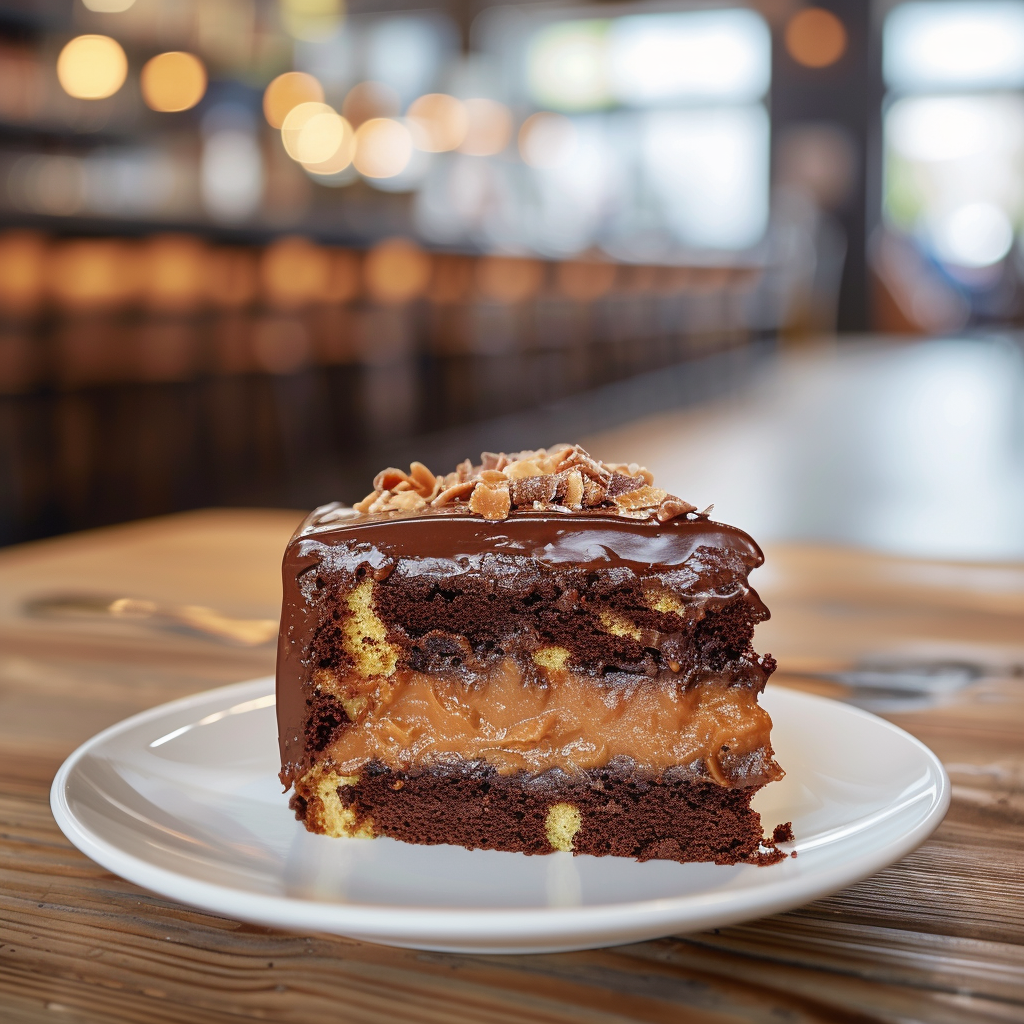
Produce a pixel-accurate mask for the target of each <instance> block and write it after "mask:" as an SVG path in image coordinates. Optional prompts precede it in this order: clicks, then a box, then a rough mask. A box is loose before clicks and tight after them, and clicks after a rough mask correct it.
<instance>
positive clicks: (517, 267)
mask: <svg viewBox="0 0 1024 1024" xmlns="http://www.w3.org/2000/svg"><path fill="white" fill-rule="evenodd" d="M476 282H477V285H478V287H479V288H480V291H481V293H482V294H483V295H484V296H485V297H486V298H488V299H494V300H495V301H496V302H507V303H513V302H523V301H524V300H525V299H528V298H530V296H532V295H535V294H536V293H537V292H538V291H539V290H540V288H541V287H542V285H543V284H544V264H543V263H541V262H540V261H539V260H526V259H521V258H520V257H518V256H484V257H483V259H481V260H480V261H479V262H478V263H477V267H476Z"/></svg>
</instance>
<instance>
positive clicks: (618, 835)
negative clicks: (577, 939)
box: [291, 762, 782, 864]
mask: <svg viewBox="0 0 1024 1024" xmlns="http://www.w3.org/2000/svg"><path fill="white" fill-rule="evenodd" d="M759 788H760V787H758V786H752V787H747V788H733V789H728V788H725V787H723V786H719V785H716V784H714V783H712V782H704V781H699V780H694V779H693V778H686V777H683V776H682V775H681V774H680V775H675V776H674V775H673V773H672V772H669V773H665V774H664V775H663V776H661V777H651V776H648V777H644V776H643V775H641V774H638V773H637V772H636V771H634V770H630V769H629V768H626V767H619V766H616V765H610V766H609V767H607V768H603V769H598V770H592V771H586V772H576V773H573V774H571V775H570V774H568V773H565V772H560V771H556V772H548V773H545V774H544V775H542V776H530V775H528V774H527V773H524V772H520V773H516V774H512V775H501V774H499V773H498V772H496V771H495V770H494V769H493V768H490V767H488V766H487V765H480V764H475V765H474V764H465V765H452V766H447V765H446V766H441V765H439V766H434V767H431V768H429V769H421V770H417V771H411V772H399V771H392V770H390V769H388V768H386V767H384V766H383V765H381V764H379V763H374V762H370V763H369V764H367V765H366V767H365V768H364V769H363V771H362V772H361V773H360V777H359V781H358V783H357V784H356V785H354V786H342V787H341V788H340V789H339V790H338V794H339V797H340V799H341V803H342V805H343V806H344V807H346V808H349V809H351V810H352V811H353V812H354V815H355V819H356V820H357V821H360V822H372V830H373V832H374V834H376V835H383V836H390V837H392V838H394V839H400V840H403V841H405V842H408V843H420V844H427V845H435V844H440V843H449V844H452V845H456V846H464V847H469V848H471V849H486V850H506V851H510V852H515V853H527V854H542V853H550V852H552V845H551V842H550V839H549V835H548V831H547V822H548V815H549V812H550V811H551V809H552V807H555V806H556V805H563V806H564V805H566V804H568V805H571V806H572V807H573V808H575V810H576V812H578V815H579V822H580V827H579V829H578V831H577V832H576V834H575V836H574V838H573V841H572V848H573V851H574V852H575V853H583V854H592V855H594V856H615V857H631V858H635V859H637V860H641V861H644V860H653V859H661V860H675V861H680V862H688V861H713V862H715V863H716V864H736V863H740V862H755V863H764V862H765V858H766V856H767V857H768V858H769V859H777V857H776V855H775V854H774V853H772V852H769V853H767V854H765V852H764V851H763V850H762V843H763V838H762V828H761V818H760V815H758V813H757V812H756V811H754V810H752V809H751V807H750V801H751V798H752V797H753V795H754V794H755V793H756V792H757V790H758V789H759ZM291 806H292V808H293V809H294V810H295V812H296V816H297V817H298V818H299V819H300V820H303V821H305V823H306V826H307V828H310V829H311V830H312V831H320V829H318V828H317V823H316V821H315V820H314V819H315V816H314V815H313V814H308V813H307V812H308V805H307V801H306V799H305V798H304V797H303V796H302V795H300V794H296V795H295V796H293V797H292V801H291ZM769 845H770V844H769ZM777 856H778V857H781V856H782V855H781V854H778V855H777Z"/></svg>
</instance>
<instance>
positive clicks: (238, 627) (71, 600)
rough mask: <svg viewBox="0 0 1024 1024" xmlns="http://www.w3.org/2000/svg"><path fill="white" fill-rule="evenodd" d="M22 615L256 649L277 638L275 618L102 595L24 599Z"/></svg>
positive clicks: (63, 595)
mask: <svg viewBox="0 0 1024 1024" xmlns="http://www.w3.org/2000/svg"><path fill="white" fill-rule="evenodd" d="M23 609H24V611H25V614H27V615H31V616H33V617H37V618H60V617H71V616H81V615H104V616H108V617H110V618H113V619H123V620H130V621H135V622H146V623H149V624H151V625H153V626H156V627H157V628H160V629H169V630H176V631H182V632H186V633H194V634H197V635H199V636H203V637H207V638H210V639H214V640H220V641H223V642H225V643H231V644H238V645H239V646H242V647H260V646H262V645H263V644H269V643H270V642H271V641H272V640H274V639H276V637H277V629H278V623H277V620H276V619H239V618H235V617H234V616H231V615H225V614H223V612H219V611H217V610H216V609H215V608H206V607H204V606H203V605H198V604H163V603H161V602H159V601H148V600H145V599H141V598H135V597H111V596H109V595H105V594H84V593H80V594H46V595H43V596H40V597H34V598H30V599H29V600H27V601H26V602H25V603H24V605H23Z"/></svg>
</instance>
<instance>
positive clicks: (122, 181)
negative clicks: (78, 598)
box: [0, 0, 1024, 558]
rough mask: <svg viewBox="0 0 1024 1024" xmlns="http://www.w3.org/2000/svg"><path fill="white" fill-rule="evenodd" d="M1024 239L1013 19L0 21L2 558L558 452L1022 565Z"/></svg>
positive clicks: (1021, 23)
mask: <svg viewBox="0 0 1024 1024" xmlns="http://www.w3.org/2000/svg"><path fill="white" fill-rule="evenodd" d="M1022 216H1024V0H905V2H901V0H877V2H875V3H869V2H868V0H828V2H826V0H822V2H821V3H820V4H816V5H807V4H804V3H800V2H798V0H750V2H747V3H742V2H736V0H723V2H714V0H708V2H689V0H674V2H656V3H648V2H645V0H637V2H633V3H629V2H621V3H619V2H613V3H579V4H564V3H562V4H555V3H505V2H501V3H490V2H488V0H422V2H420V0H348V3H347V4H346V3H344V0H2V2H0V543H3V544H10V543H14V542H18V541H23V540H28V539H32V538H38V537H44V536H47V535H52V534H56V533H61V532H65V531H69V530H75V529H81V528H86V527H92V526H98V525H103V524H107V523H115V522H120V521H125V520H129V519H133V518H137V517H141V516H151V515H157V514H161V513H166V512H171V511H176V510H182V509H188V508H197V507H205V506H217V505H221V506H239V505H273V506H285V507H294V508H304V507H311V506H313V505H315V504H318V503H321V502H323V501H327V500H331V499H334V498H341V499H345V500H348V501H353V500H356V499H358V498H360V497H362V496H363V494H364V493H365V492H366V490H368V489H369V481H370V479H371V478H372V476H373V473H374V472H375V471H376V470H377V469H379V468H380V467H381V466H383V465H387V464H389V463H398V464H401V463H402V462H403V461H404V462H405V463H408V461H409V460H410V459H411V458H421V459H422V460H423V461H427V462H428V464H430V465H432V467H433V468H435V469H439V470H444V469H447V468H449V464H451V465H454V463H455V462H457V461H458V460H460V459H462V458H463V457H465V456H466V455H467V454H471V453H473V452H479V451H480V450H481V449H484V448H499V447H503V446H511V447H521V446H525V445H539V444H544V443H545V442H553V441H557V440H575V439H577V438H584V439H587V440H589V439H591V438H593V443H594V444H595V446H596V448H597V449H598V451H597V453H598V454H602V455H606V456H609V457H617V458H624V459H627V460H632V459H634V458H640V459H647V460H648V462H649V463H650V464H651V465H652V468H657V471H658V473H659V477H660V478H661V479H664V480H667V482H668V484H669V485H671V486H673V487H676V488H678V490H679V491H680V493H682V494H684V496H686V497H691V495H693V500H698V501H706V502H710V501H714V500H716V494H718V495H719V497H718V499H717V500H719V501H720V502H722V501H723V499H724V503H721V504H720V505H719V510H720V512H721V513H722V515H723V518H730V515H731V517H732V518H735V519H739V520H741V521H742V522H744V525H748V526H749V527H750V528H751V529H752V530H754V529H758V528H760V529H762V530H763V531H765V532H766V533H767V534H768V536H769V537H771V536H785V535H786V534H787V531H789V532H791V533H792V532H794V531H796V532H798V533H801V534H802V535H811V536H819V537H829V538H832V539H839V540H847V541H853V542H858V543H859V542H864V543H869V544H874V545H879V546H882V547H885V546H889V547H896V548H901V549H904V550H910V551H922V552H926V553H927V552H930V553H939V554H943V553H945V554H952V555H954V556H958V557H992V556H1003V557H1006V556H1010V557H1018V558H1024V526H1022V524H1024V470H1022V460H1024V412H1022V409H1024V401H1022V400H1021V399H1022V396H1024V372H1022V369H1021V358H1022V356H1021V352H1022V350H1021V343H1020V340H1019V337H1018V335H1017V334H1016V328H1017V326H1018V325H1019V324H1020V322H1021V321H1022V320H1024V293H1022V283H1021V281H1022V274H1024V253H1022V249H1021V246H1020V242H1019V230H1020V226H1021V223H1022ZM914 336H917V337H918V338H919V339H928V340H919V341H917V342H911V341H908V339H909V338H912V337H914ZM645 417H646V419H645ZM651 417H654V419H651ZM638 420H639V421H642V423H644V424H646V426H644V427H643V428H642V429H641V428H640V427H637V426H636V423H637V421H638ZM737 424H739V426H737ZM743 424H745V426H744V425H743ZM627 441H628V442H629V444H628V445H627ZM627 447H628V449H629V450H626V449H627ZM655 464H656V465H655ZM858 467H859V468H858ZM705 492H707V493H705ZM936 508H938V509H943V510H948V514H946V512H944V513H943V516H944V518H943V524H944V525H939V526H936V516H935V515H934V510H935V509H936ZM958 516H959V517H960V518H957V517H958ZM964 517H967V519H969V520H970V521H971V523H972V524H973V525H970V526H968V525H965V520H964ZM940 518H942V517H940ZM886 522H890V523H891V522H897V523H898V525H897V527H895V528H893V529H889V531H888V532H886V529H887V528H886V527H885V523H886ZM894 530H895V532H894Z"/></svg>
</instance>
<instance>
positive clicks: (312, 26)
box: [280, 0, 345, 42]
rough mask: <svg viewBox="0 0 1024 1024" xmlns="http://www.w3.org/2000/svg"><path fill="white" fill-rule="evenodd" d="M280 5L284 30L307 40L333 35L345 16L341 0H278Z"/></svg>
mask: <svg viewBox="0 0 1024 1024" xmlns="http://www.w3.org/2000/svg"><path fill="white" fill-rule="evenodd" d="M280 5H281V8H280V9H281V24H282V25H283V26H284V30H285V31H286V32H287V33H288V34H289V35H290V36H292V37H293V38H294V39H302V40H306V41H307V42H316V41H317V40H318V39H325V38H326V37H328V36H331V35H333V34H334V33H335V32H336V31H337V29H338V27H339V26H340V25H341V22H342V19H343V18H344V16H345V5H344V3H343V2H342V0H280Z"/></svg>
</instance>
